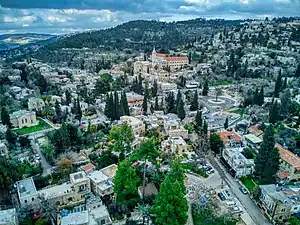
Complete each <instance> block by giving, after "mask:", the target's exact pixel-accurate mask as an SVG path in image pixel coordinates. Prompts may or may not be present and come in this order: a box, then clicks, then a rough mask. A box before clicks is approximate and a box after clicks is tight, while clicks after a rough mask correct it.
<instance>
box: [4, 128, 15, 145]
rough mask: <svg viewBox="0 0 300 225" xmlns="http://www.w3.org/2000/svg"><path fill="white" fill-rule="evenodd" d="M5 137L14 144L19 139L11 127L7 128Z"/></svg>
mask: <svg viewBox="0 0 300 225" xmlns="http://www.w3.org/2000/svg"><path fill="white" fill-rule="evenodd" d="M5 138H6V140H7V142H8V143H9V144H11V145H13V144H14V143H15V141H16V139H17V136H16V135H15V133H14V132H12V130H11V129H10V128H7V130H6V132H5Z"/></svg>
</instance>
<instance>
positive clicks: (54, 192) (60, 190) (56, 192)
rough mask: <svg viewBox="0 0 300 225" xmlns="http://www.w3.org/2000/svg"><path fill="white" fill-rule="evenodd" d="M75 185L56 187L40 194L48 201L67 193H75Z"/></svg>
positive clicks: (44, 190)
mask: <svg viewBox="0 0 300 225" xmlns="http://www.w3.org/2000/svg"><path fill="white" fill-rule="evenodd" d="M72 187H73V185H72V184H71V183H64V184H61V185H55V186H53V187H49V188H46V189H43V190H40V191H39V194H41V195H44V197H45V198H46V199H52V198H56V197H59V196H62V195H65V194H67V193H72V192H73V188H72Z"/></svg>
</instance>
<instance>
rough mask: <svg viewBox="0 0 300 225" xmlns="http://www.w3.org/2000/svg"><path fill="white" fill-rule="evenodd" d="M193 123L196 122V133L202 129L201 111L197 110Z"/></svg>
mask: <svg viewBox="0 0 300 225" xmlns="http://www.w3.org/2000/svg"><path fill="white" fill-rule="evenodd" d="M195 122H196V129H197V131H198V132H199V131H201V129H202V124H203V120H202V111H200V110H197V114H196V117H195Z"/></svg>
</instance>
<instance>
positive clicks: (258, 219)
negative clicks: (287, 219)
mask: <svg viewBox="0 0 300 225" xmlns="http://www.w3.org/2000/svg"><path fill="white" fill-rule="evenodd" d="M209 161H210V163H211V164H212V166H213V167H214V168H215V169H216V170H218V172H219V174H220V175H221V177H222V178H223V179H224V180H225V182H226V183H227V184H228V186H229V187H230V189H231V191H232V193H233V194H234V195H235V196H236V197H237V198H238V199H239V201H240V202H241V203H242V205H243V207H244V208H245V209H246V210H247V213H248V214H249V215H250V217H251V218H252V220H253V221H254V222H255V224H257V225H271V223H270V222H269V221H268V220H267V219H266V218H265V217H264V216H263V214H262V213H261V211H260V209H259V208H258V206H257V205H256V204H255V203H254V202H253V201H252V200H251V198H250V197H249V195H244V194H243V193H242V192H241V191H240V190H239V187H240V185H239V183H238V182H237V181H236V180H235V179H234V178H233V177H232V176H231V175H230V174H229V173H227V172H225V171H226V170H225V168H224V167H223V166H222V165H220V163H218V162H217V161H216V159H215V157H213V156H210V157H209Z"/></svg>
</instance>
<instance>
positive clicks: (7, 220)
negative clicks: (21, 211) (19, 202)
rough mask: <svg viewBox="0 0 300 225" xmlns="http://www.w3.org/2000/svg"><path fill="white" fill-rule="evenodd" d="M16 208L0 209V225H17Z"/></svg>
mask: <svg viewBox="0 0 300 225" xmlns="http://www.w3.org/2000/svg"><path fill="white" fill-rule="evenodd" d="M18 224H19V222H18V216H17V212H16V209H15V208H13V209H7V210H0V225H18Z"/></svg>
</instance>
